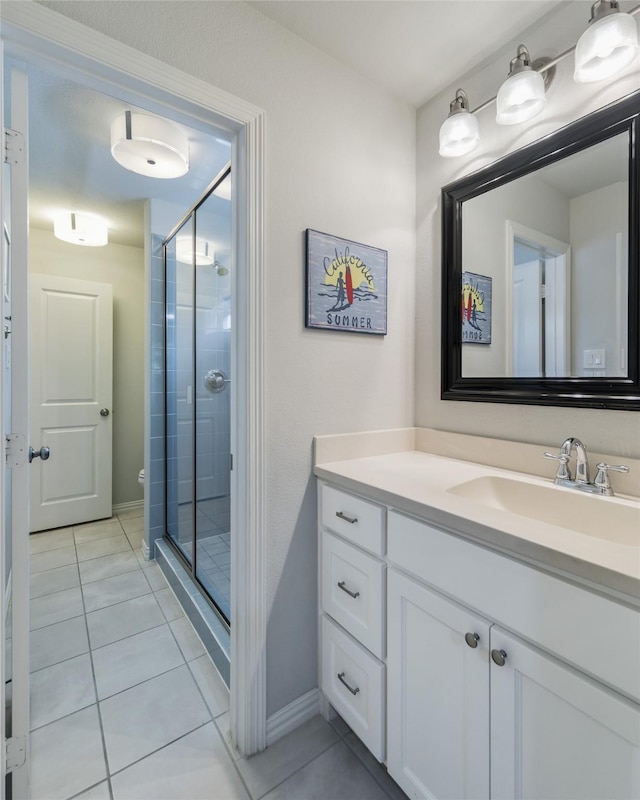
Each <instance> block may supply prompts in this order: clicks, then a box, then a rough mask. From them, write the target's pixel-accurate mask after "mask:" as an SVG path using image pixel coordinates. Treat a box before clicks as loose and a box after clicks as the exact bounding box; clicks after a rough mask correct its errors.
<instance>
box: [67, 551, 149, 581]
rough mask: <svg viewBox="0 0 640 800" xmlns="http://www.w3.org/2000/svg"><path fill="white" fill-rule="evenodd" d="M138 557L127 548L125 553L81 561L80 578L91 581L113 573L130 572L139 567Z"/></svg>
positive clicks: (108, 576)
mask: <svg viewBox="0 0 640 800" xmlns="http://www.w3.org/2000/svg"><path fill="white" fill-rule="evenodd" d="M139 568H140V565H139V564H138V559H137V558H136V557H135V555H134V553H132V552H131V550H129V552H125V553H116V554H115V555H113V556H103V557H102V558H94V559H92V560H91V561H83V562H82V563H81V564H80V580H81V581H82V583H91V582H92V581H99V580H102V579H103V578H110V577H112V576H113V575H122V574H123V573H124V572H131V571H132V570H135V569H139Z"/></svg>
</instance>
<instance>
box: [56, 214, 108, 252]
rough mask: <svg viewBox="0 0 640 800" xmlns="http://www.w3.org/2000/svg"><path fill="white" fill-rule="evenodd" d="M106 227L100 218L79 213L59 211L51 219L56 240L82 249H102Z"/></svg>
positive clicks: (105, 236)
mask: <svg viewBox="0 0 640 800" xmlns="http://www.w3.org/2000/svg"><path fill="white" fill-rule="evenodd" d="M108 231H109V229H108V227H107V223H106V222H105V220H103V219H102V217H97V216H95V215H94V214H85V213H84V212H80V211H60V212H58V213H57V214H56V215H55V216H54V218H53V233H54V236H55V237H56V238H57V239H61V240H62V241H63V242H69V243H70V244H79V245H83V246H84V247H104V245H106V244H107V241H108Z"/></svg>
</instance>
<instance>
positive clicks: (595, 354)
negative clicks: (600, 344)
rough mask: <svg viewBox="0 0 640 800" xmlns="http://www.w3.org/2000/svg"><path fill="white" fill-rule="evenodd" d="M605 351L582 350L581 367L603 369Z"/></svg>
mask: <svg viewBox="0 0 640 800" xmlns="http://www.w3.org/2000/svg"><path fill="white" fill-rule="evenodd" d="M605 352H606V351H605V350H604V349H602V350H584V352H583V359H584V360H583V364H582V365H583V367H584V368H585V369H597V370H601V369H604V368H605V366H606V365H605Z"/></svg>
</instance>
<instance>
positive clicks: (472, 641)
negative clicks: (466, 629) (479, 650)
mask: <svg viewBox="0 0 640 800" xmlns="http://www.w3.org/2000/svg"><path fill="white" fill-rule="evenodd" d="M464 640H465V642H466V643H467V644H468V645H469V647H474V648H475V647H477V646H478V642H479V641H480V637H479V636H478V634H477V633H465V635H464Z"/></svg>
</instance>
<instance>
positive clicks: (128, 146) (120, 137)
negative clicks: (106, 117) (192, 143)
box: [111, 112, 189, 178]
mask: <svg viewBox="0 0 640 800" xmlns="http://www.w3.org/2000/svg"><path fill="white" fill-rule="evenodd" d="M127 117H128V118H129V120H130V124H129V125H128V124H127ZM111 155H112V156H113V157H114V158H115V160H116V161H117V162H118V164H120V166H122V167H124V168H125V169H128V170H129V172H137V173H138V174H139V175H146V176H147V177H149V178H179V177H180V176H181V175H185V174H186V173H187V172H188V171H189V140H188V139H187V135H186V133H185V132H184V131H183V130H182V128H179V127H178V126H177V125H175V124H174V123H173V122H169V120H166V119H162V118H161V117H151V116H149V115H148V114H135V113H130V112H126V113H125V114H122V115H121V116H119V117H116V118H115V119H114V120H113V122H112V123H111Z"/></svg>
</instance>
